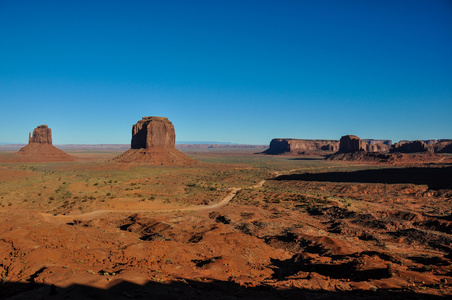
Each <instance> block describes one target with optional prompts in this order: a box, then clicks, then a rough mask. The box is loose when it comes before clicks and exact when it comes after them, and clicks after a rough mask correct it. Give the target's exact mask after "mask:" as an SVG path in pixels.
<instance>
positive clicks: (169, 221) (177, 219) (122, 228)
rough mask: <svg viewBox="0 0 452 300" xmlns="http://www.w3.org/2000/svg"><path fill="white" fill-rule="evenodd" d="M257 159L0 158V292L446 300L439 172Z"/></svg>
mask: <svg viewBox="0 0 452 300" xmlns="http://www.w3.org/2000/svg"><path fill="white" fill-rule="evenodd" d="M255 151H256V150H253V149H241V150H240V149H235V150H228V151H221V149H215V150H212V151H209V150H203V151H196V150H193V151H191V152H188V153H187V154H188V155H189V156H190V157H191V158H194V159H196V160H198V161H199V163H197V164H195V165H192V166H181V167H162V166H134V167H130V166H128V165H124V164H117V163H114V162H112V161H111V159H112V158H113V157H115V156H116V155H118V154H119V153H118V152H114V151H100V150H99V151H92V152H89V151H82V150H80V151H72V152H71V151H67V152H68V153H69V154H71V155H73V156H75V157H77V160H76V161H75V162H68V163H33V162H22V163H21V162H12V161H10V160H8V159H10V158H11V157H12V156H13V153H12V152H7V151H2V152H0V161H1V162H0V273H1V275H0V276H1V278H2V280H1V282H0V298H2V299H3V298H6V299H80V298H85V299H86V298H87V299H90V298H93V299H103V298H107V297H109V298H114V299H116V298H118V299H135V298H137V299H140V298H143V299H146V298H155V299H194V298H196V299H199V298H200V297H202V298H205V297H212V299H236V298H245V299H291V298H294V299H295V298H296V299H298V298H299V299H328V298H343V299H349V298H362V297H365V298H370V299H394V298H412V299H443V297H446V296H449V297H450V296H452V166H451V165H450V164H442V165H439V164H435V165H432V164H428V165H419V166H416V167H412V166H410V167H403V166H397V167H385V166H382V165H379V166H377V165H366V164H362V163H361V164H353V163H350V162H334V161H325V160H323V159H322V158H321V157H291V156H269V155H262V154H255V153H254V152H255Z"/></svg>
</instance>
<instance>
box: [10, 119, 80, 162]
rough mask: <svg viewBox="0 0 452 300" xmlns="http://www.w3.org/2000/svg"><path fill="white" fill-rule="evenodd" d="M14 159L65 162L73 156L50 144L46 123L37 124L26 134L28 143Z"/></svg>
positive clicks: (73, 158) (50, 136) (49, 131)
mask: <svg viewBox="0 0 452 300" xmlns="http://www.w3.org/2000/svg"><path fill="white" fill-rule="evenodd" d="M13 160H15V161H26V162H67V161H74V160H75V157H73V156H71V155H69V154H67V153H66V152H64V151H62V150H60V149H58V148H56V147H55V146H53V145H52V130H51V129H50V128H49V127H47V125H39V126H38V127H36V128H35V129H34V130H33V135H31V134H28V145H26V146H25V147H23V148H21V149H20V150H19V151H18V152H17V156H16V157H15V158H14V159H13Z"/></svg>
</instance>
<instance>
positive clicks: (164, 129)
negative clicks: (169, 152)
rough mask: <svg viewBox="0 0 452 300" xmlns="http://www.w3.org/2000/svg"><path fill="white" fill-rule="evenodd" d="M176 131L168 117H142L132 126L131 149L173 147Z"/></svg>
mask: <svg viewBox="0 0 452 300" xmlns="http://www.w3.org/2000/svg"><path fill="white" fill-rule="evenodd" d="M175 141H176V133H175V131H174V125H173V123H171V122H170V121H169V120H168V118H164V117H143V118H142V119H141V120H140V121H138V122H137V123H136V124H135V125H133V127H132V143H131V147H132V149H143V148H144V149H149V148H153V147H160V148H175Z"/></svg>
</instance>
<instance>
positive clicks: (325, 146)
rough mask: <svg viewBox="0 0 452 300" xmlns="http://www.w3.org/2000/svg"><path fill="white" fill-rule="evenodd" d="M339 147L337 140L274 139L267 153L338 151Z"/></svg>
mask: <svg viewBox="0 0 452 300" xmlns="http://www.w3.org/2000/svg"><path fill="white" fill-rule="evenodd" d="M338 148H339V141H337V140H303V139H272V140H271V142H270V147H269V148H268V149H267V150H266V151H264V153H266V154H283V153H291V154H300V153H305V152H316V151H336V150H337V149H338Z"/></svg>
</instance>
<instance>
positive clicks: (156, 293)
mask: <svg viewBox="0 0 452 300" xmlns="http://www.w3.org/2000/svg"><path fill="white" fill-rule="evenodd" d="M246 285H247V284H246V283H244V284H243V285H240V284H237V283H234V282H228V281H218V280H211V281H210V282H202V281H195V280H183V279H181V280H179V281H172V282H169V283H158V282H154V281H150V282H148V283H146V284H144V285H138V284H134V283H130V282H127V281H121V282H117V284H115V282H114V281H113V282H112V284H111V287H110V288H108V289H99V288H93V287H88V286H83V285H72V286H69V287H66V288H61V287H56V286H54V285H45V284H36V283H28V284H27V283H14V282H7V283H3V284H2V285H1V286H0V298H1V299H206V298H210V299H236V298H240V299H362V298H366V299H435V300H436V299H438V300H439V299H444V298H442V297H439V296H433V295H426V294H419V293H414V292H411V291H395V290H392V291H390V290H376V291H362V290H357V291H347V292H343V291H342V292H341V291H339V292H328V291H313V290H306V289H299V288H294V287H285V288H281V289H275V288H272V287H268V286H258V287H250V286H246Z"/></svg>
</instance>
